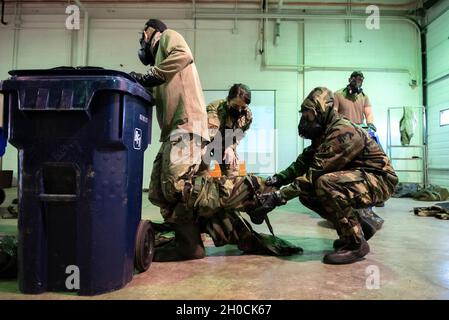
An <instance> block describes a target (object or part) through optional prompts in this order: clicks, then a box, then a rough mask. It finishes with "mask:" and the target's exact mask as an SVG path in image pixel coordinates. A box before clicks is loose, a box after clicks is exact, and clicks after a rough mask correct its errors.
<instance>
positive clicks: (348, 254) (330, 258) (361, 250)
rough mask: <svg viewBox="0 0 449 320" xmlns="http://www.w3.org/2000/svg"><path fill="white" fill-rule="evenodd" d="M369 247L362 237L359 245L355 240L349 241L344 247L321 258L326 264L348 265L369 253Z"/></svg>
mask: <svg viewBox="0 0 449 320" xmlns="http://www.w3.org/2000/svg"><path fill="white" fill-rule="evenodd" d="M369 251H370V249H369V245H368V242H366V240H365V238H363V237H362V239H361V240H360V243H356V242H355V240H349V241H348V242H347V244H346V245H345V246H343V247H342V248H340V249H337V250H335V251H334V252H332V253H328V254H326V255H325V256H324V258H323V263H326V264H349V263H354V262H356V261H359V260H361V259H362V258H363V257H364V256H366V255H367V254H368V253H369Z"/></svg>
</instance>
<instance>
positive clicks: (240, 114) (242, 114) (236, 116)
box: [229, 107, 246, 119]
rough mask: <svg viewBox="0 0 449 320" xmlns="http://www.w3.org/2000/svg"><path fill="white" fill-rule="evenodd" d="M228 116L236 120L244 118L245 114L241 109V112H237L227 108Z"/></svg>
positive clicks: (234, 109)
mask: <svg viewBox="0 0 449 320" xmlns="http://www.w3.org/2000/svg"><path fill="white" fill-rule="evenodd" d="M229 114H230V116H231V117H232V118H234V119H238V118H240V117H241V116H244V115H245V114H246V110H245V109H242V110H238V109H236V108H233V107H230V108H229Z"/></svg>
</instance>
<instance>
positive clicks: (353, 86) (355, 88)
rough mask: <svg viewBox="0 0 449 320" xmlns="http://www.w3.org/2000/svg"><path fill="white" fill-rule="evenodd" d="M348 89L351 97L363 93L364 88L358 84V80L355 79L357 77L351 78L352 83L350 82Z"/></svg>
mask: <svg viewBox="0 0 449 320" xmlns="http://www.w3.org/2000/svg"><path fill="white" fill-rule="evenodd" d="M362 79H363V78H362ZM362 81H363V80H362ZM347 88H348V93H349V94H350V95H357V94H359V93H362V92H363V89H362V86H361V85H358V84H357V78H355V77H352V78H351V81H350V82H349V84H348V87H347Z"/></svg>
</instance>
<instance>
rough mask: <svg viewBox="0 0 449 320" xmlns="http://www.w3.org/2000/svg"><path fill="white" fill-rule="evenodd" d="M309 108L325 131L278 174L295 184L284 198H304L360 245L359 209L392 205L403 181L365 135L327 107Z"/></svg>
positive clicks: (285, 181) (317, 105)
mask: <svg viewBox="0 0 449 320" xmlns="http://www.w3.org/2000/svg"><path fill="white" fill-rule="evenodd" d="M318 101H319V99H318ZM305 103H306V107H308V108H315V110H317V111H318V114H320V117H321V120H322V123H323V127H324V128H325V131H324V134H323V135H322V136H321V137H319V138H318V139H315V140H314V141H312V145H311V146H310V147H308V148H306V149H305V150H304V152H303V153H302V154H301V155H299V157H298V158H297V159H296V161H295V162H293V163H292V164H291V165H290V166H289V167H288V168H287V169H285V170H283V171H282V172H280V173H278V174H277V175H278V176H279V177H280V178H281V180H282V182H283V184H288V183H290V184H289V185H288V186H286V187H284V188H282V189H281V191H280V192H281V195H282V196H283V198H284V199H286V200H289V199H292V198H295V197H299V200H300V201H301V202H302V203H303V204H304V205H305V206H306V207H308V208H310V209H312V210H313V211H315V212H317V213H318V214H320V215H321V216H322V217H323V218H325V219H328V220H331V221H333V222H334V225H335V227H336V229H337V232H338V234H339V236H340V238H342V239H345V238H346V239H348V238H353V239H354V240H355V242H356V243H357V242H359V241H360V239H361V238H362V231H361V228H360V224H359V222H358V219H357V217H356V216H355V213H354V212H353V208H364V207H368V206H370V205H373V204H374V203H378V202H382V201H385V200H387V199H388V198H389V197H390V196H391V194H392V193H393V192H394V187H395V186H396V184H397V182H398V178H397V176H396V174H395V172H394V169H393V167H392V166H391V163H390V160H389V159H388V157H387V156H386V155H385V153H384V152H383V151H382V150H381V149H380V148H379V145H378V144H377V143H376V142H375V141H374V140H373V139H372V138H371V137H370V136H369V135H368V134H367V133H366V131H365V130H363V129H361V128H359V127H357V126H356V125H354V124H353V123H351V122H350V121H348V120H346V119H344V118H341V117H340V116H339V115H338V114H337V113H336V112H335V110H334V109H333V108H332V107H327V108H326V107H324V106H325V104H324V103H316V104H314V103H312V104H310V105H307V102H305ZM303 105H304V104H303Z"/></svg>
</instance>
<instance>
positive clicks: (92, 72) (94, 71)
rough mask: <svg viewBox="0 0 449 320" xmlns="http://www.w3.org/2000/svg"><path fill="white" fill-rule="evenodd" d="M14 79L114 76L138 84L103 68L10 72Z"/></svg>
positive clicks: (117, 72) (116, 72)
mask: <svg viewBox="0 0 449 320" xmlns="http://www.w3.org/2000/svg"><path fill="white" fill-rule="evenodd" d="M8 74H9V75H11V76H13V77H40V76H42V77H47V76H112V77H124V78H126V79H128V80H131V81H133V82H136V80H135V79H134V78H133V77H131V76H130V75H129V74H128V73H126V72H123V71H117V70H109V69H104V68H102V67H56V68H51V69H23V70H11V71H9V72H8Z"/></svg>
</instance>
